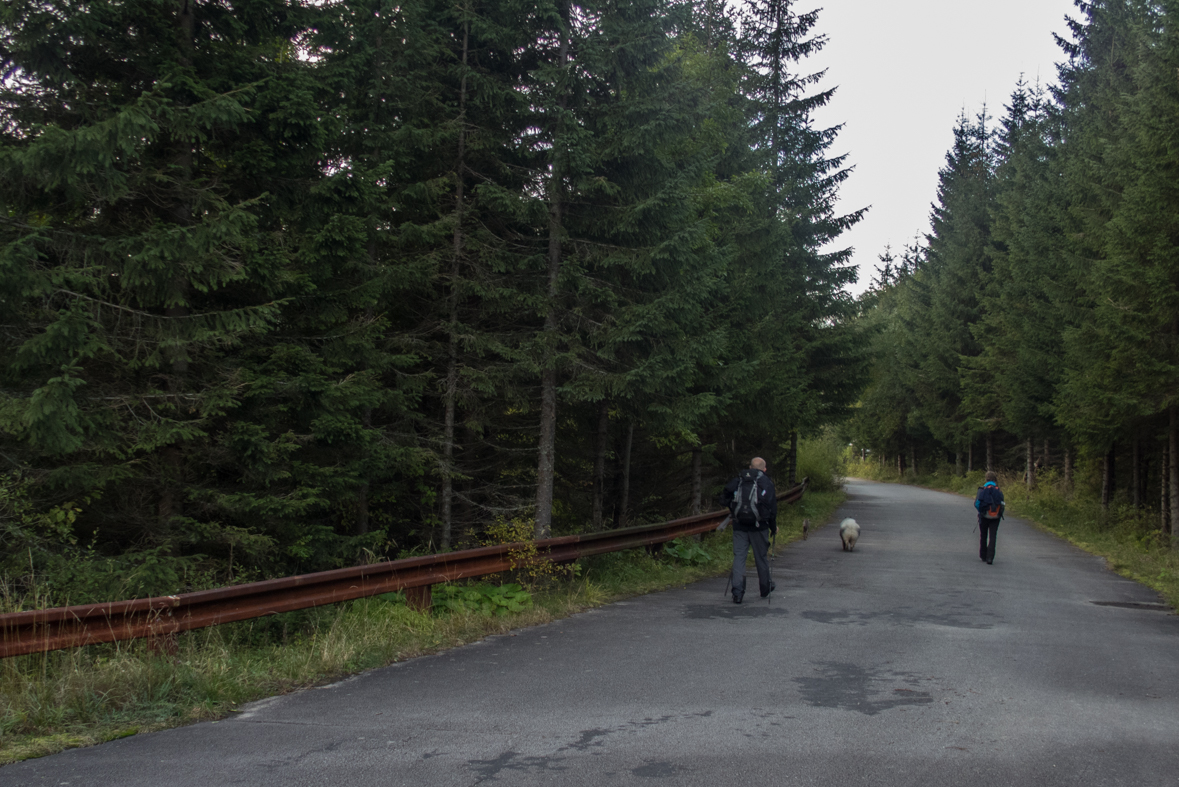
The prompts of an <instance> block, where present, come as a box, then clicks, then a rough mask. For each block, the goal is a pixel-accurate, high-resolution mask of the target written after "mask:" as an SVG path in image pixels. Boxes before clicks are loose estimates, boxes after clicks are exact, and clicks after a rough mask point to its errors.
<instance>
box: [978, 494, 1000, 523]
mask: <svg viewBox="0 0 1179 787" xmlns="http://www.w3.org/2000/svg"><path fill="white" fill-rule="evenodd" d="M998 492H999V488H998V487H995V486H984V487H982V488H981V489H979V490H978V512H979V513H980V514H981V515H982V518H983V519H1001V518H1002V517H1003V503H1002V498H1001V497H1000V496H999V494H998Z"/></svg>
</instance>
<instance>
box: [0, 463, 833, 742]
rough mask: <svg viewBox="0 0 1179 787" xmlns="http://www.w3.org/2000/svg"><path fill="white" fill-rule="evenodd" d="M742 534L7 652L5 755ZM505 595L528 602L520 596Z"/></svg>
mask: <svg viewBox="0 0 1179 787" xmlns="http://www.w3.org/2000/svg"><path fill="white" fill-rule="evenodd" d="M820 486H826V484H825V483H820ZM843 499H844V494H843V493H842V492H841V491H838V490H835V489H828V490H827V491H818V492H808V493H807V494H806V496H805V497H804V499H803V500H802V501H801V502H800V503H797V504H794V505H790V506H784V507H783V509H782V512H781V515H780V518H779V526H780V532H779V534H778V539H777V549H778V550H779V551H781V550H782V549H784V548H786V546H787V545H788V544H789V543H790V542H792V541H794V540H795V539H797V538H800V537H801V534H802V520H803V518H804V517H809V518H810V519H811V520H812V521H813V522H816V523H821V522H824V521H826V519H827V518H828V517H830V516H831V514H832V513H833V512H834V511H835V509H836V508H837V507H838V506H839V504H840V503H842V502H843ZM730 544H731V538H730V536H729V532H728V531H727V530H726V531H724V532H721V533H709V534H707V535H705V536H704V537H702V538H701V539H700V540H699V541H696V540H694V539H681V540H680V541H677V542H672V543H671V544H669V545H667V546H666V547H665V548H664V549H663V550H662V551H661V552H657V553H649V552H647V551H646V550H641V549H637V550H629V551H626V552H619V553H613V554H607V555H600V556H597V557H594V558H589V559H586V560H582V561H579V563H578V564H577V569H576V570H575V571H571V572H569V573H568V574H567V575H565V576H564V577H560V578H555V579H550V580H549V581H547V583H542V584H540V585H535V586H533V587H532V588H531V592H530V593H529V592H527V590H524V589H521V590H519V591H517V590H516V589H515V588H513V587H512V584H508V585H507V587H508V588H509V592H508V593H507V594H505V593H503V592H502V588H503V587H504V586H501V585H493V584H489V583H488V579H493V578H485V579H483V580H481V581H479V582H477V583H475V582H473V583H470V584H459V585H449V586H436V587H435V589H434V599H435V609H434V611H433V612H432V613H431V614H423V613H420V612H415V611H414V610H411V609H410V608H409V607H407V606H406V604H405V599H404V596H403V595H402V594H394V593H390V594H385V595H383V596H377V597H374V598H368V599H360V600H357V601H352V602H348V603H345V604H338V605H334V606H327V607H319V608H316V609H309V610H302V611H298V612H288V613H284V614H281V615H275V616H272V617H269V618H262V619H257V620H249V621H242V622H240V623H231V624H227V625H223V626H216V627H212V628H207V629H200V630H197V631H191V632H187V633H185V634H182V635H180V636H179V637H178V638H177V648H176V652H175V653H174V654H165V653H159V652H152V650H151V649H150V648H149V646H148V644H147V643H145V642H144V641H142V640H137V641H132V642H123V643H112V644H108V645H94V646H90V647H86V648H78V649H75V650H66V651H56V652H53V653H47V654H38V655H31V656H20V657H16V658H10V659H4V660H0V764H5V763H11V762H15V761H18V760H23V759H28V758H31V757H40V756H44V755H47V754H52V753H54V752H57V751H61V750H63V749H67V748H71V747H76V746H88V745H93V744H97V743H102V742H105V741H109V740H114V739H117V738H122V737H127V736H129V735H135V734H138V733H144V732H151V731H154V730H161V729H166V728H168V727H175V726H179V725H183V724H187V723H191V722H196V721H206V720H216V719H219V718H224V717H226V716H228V715H229V714H232V713H235V712H239V711H240V708H241V706H242V705H243V704H244V703H248V702H251V701H254V700H258V699H261V698H264V697H268V696H273V695H277V694H285V693H289V692H292V691H298V690H299V689H304V688H308V687H310V686H315V685H322V684H325V683H330V682H334V681H337V680H340V679H341V678H343V677H346V676H348V675H353V674H356V673H358V672H362V671H364V670H369V669H374V668H377V667H382V666H385V665H388V664H393V663H395V662H400V661H405V660H407V659H411V658H416V657H419V656H424V655H427V654H430V653H436V652H439V651H442V650H445V649H447V648H452V647H457V646H460V645H464V644H467V643H470V642H474V641H477V640H480V639H483V638H485V637H489V636H499V635H506V634H509V633H510V632H511V631H513V630H515V629H520V628H526V627H529V626H537V625H544V624H546V623H549V622H551V621H554V620H557V619H560V618H564V617H567V616H569V615H573V614H576V613H578V612H581V611H583V610H586V609H589V608H592V607H596V606H601V605H604V604H608V603H610V602H612V601H615V600H617V599H622V598H627V597H630V596H636V595H641V594H643V593H650V592H653V591H657V590H663V589H666V588H672V587H682V586H684V585H686V584H688V583H690V582H695V581H698V580H701V579H706V578H709V577H720V576H723V575H724V574H725V572H726V571H727V570H728V568H729V566H730V563H731V560H732V551H731V547H730ZM502 579H503V580H504V581H505V582H506V583H511V580H513V579H518V577H503V578H502ZM516 587H518V585H517V586H516ZM520 593H524V594H525V595H526V600H523V599H524V597H522V596H520ZM505 595H507V596H512V597H513V599H514V600H513V601H512V602H511V603H512V604H513V605H514V606H515V607H516V608H518V609H519V611H512V610H509V609H508V608H507V603H508V602H505V601H504V597H505ZM717 597H718V598H719V597H720V594H719V593H718V594H717Z"/></svg>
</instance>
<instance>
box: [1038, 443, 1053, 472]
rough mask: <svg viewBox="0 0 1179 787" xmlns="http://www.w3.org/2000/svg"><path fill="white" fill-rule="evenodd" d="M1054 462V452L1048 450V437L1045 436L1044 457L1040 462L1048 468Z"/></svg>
mask: <svg viewBox="0 0 1179 787" xmlns="http://www.w3.org/2000/svg"><path fill="white" fill-rule="evenodd" d="M1051 464H1052V454H1051V453H1050V452H1049V450H1048V438H1047V437H1045V438H1044V459H1043V461H1042V463H1041V464H1040V466H1041V467H1044V468H1047V467H1050V466H1051Z"/></svg>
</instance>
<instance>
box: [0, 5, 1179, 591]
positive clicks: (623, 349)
mask: <svg viewBox="0 0 1179 787" xmlns="http://www.w3.org/2000/svg"><path fill="white" fill-rule="evenodd" d="M1135 7H1136V6H1135ZM1164 7H1166V8H1169V7H1170V6H1169V5H1167V4H1164ZM1150 8H1151V13H1152V14H1154V15H1153V16H1149V17H1148V16H1146V15H1145V14H1146V10H1143V11H1142V14H1139V15H1137V16H1135V15H1132V14H1128V13H1127V14H1124V15H1121V16H1119V15H1118V13H1120V12H1118V13H1115V12H1114V11H1112V10H1107V9H1105V8H1104V7H1101V8H1099V9H1095V10H1094V12H1093V16H1092V18H1091V20H1090V21H1087V22H1086V23H1085V25H1081V26H1078V27H1077V29H1076V31H1075V32H1076V34H1077V41H1076V43H1075V44H1073V45H1072V46H1073V55H1072V59H1071V61H1070V63H1071V64H1072V65H1070V66H1069V68H1068V69H1066V70H1065V71H1064V72H1063V74H1064V77H1065V82H1064V83H1063V84H1064V86H1063V87H1062V88H1061V89H1060V91H1059V93H1058V94H1057V95H1056V98H1057V100H1058V101H1059V102H1060V106H1059V107H1056V106H1055V105H1052V104H1050V102H1049V101H1048V100H1047V99H1046V98H1045V97H1043V96H1041V95H1040V94H1039V93H1035V92H1026V93H1021V94H1020V96H1021V97H1020V98H1019V101H1020V102H1021V103H1019V104H1017V105H1013V108H1012V110H1011V111H1012V114H1011V116H1010V118H1009V119H1008V120H1007V121H1006V123H1005V126H1004V131H1003V133H1002V135H1000V136H995V135H994V134H993V133H992V132H991V131H985V132H984V130H983V129H982V128H981V127H978V128H976V127H975V126H974V125H971V124H969V123H964V125H963V126H962V128H961V144H962V149H961V151H958V150H956V151H955V152H954V153H953V154H952V156H953V158H951V161H950V163H949V165H948V168H947V170H946V172H945V174H944V178H943V192H944V193H943V194H942V198H943V205H944V208H943V209H942V212H941V214H940V216H939V219H938V221H939V222H940V223H939V224H938V225H937V226H938V228H939V229H935V235H936V236H937V238H938V240H937V241H936V242H935V241H931V243H930V246H929V247H928V248H926V249H922V250H921V253H920V259H919V260H918V259H917V258H914V260H913V263H912V267H911V268H904V269H903V270H901V269H900V268H898V269H896V270H897V271H898V273H897V274H896V275H895V277H894V275H893V273H889V274H888V275H887V276H886V277H885V281H884V282H882V283H881V284H880V286H879V287H877V288H876V289H874V290H873V294H872V295H871V297H872V298H873V299H874V302H873V305H872V307H871V309H870V310H869V312H870V314H869V316H867V317H865V316H864V315H862V314H861V312H862V311H863V310H864V304H862V303H858V302H857V301H856V300H855V299H854V298H853V297H852V296H851V295H849V294H848V290H847V287H848V286H849V285H850V284H852V283H853V282H854V281H855V270H854V268H853V267H851V266H850V264H849V254H850V250H837V251H832V249H839V248H840V245H839V236H840V234H841V233H842V232H843V231H844V230H846V229H847V228H848V227H850V226H852V225H853V224H854V223H855V222H856V221H857V220H858V219H859V218H860V215H861V214H860V212H852V213H840V212H839V211H838V210H837V209H836V198H837V195H838V189H839V186H840V184H841V183H842V182H843V181H844V179H845V178H846V177H847V176H848V174H849V171H850V169H849V164H848V162H846V161H845V160H844V158H843V157H842V156H838V155H835V154H834V153H833V152H832V149H831V148H832V145H833V143H834V142H835V139H836V135H837V133H838V129H837V128H822V127H819V126H818V125H816V122H815V120H814V118H813V113H814V111H815V109H816V108H818V107H820V106H822V105H823V104H825V103H826V102H828V101H829V99H830V98H831V91H830V90H823V89H820V87H819V84H818V82H819V78H820V76H821V75H820V74H816V73H814V72H813V71H811V70H809V69H808V65H807V59H808V57H809V56H810V55H811V54H813V53H814V52H815V51H816V50H817V49H818V48H819V47H821V46H822V45H823V43H824V41H823V38H822V37H821V36H819V35H817V34H816V33H815V32H814V25H815V21H816V18H817V17H816V13H817V12H811V11H807V12H800V11H798V10H797V9H795V8H794V4H793V3H792V2H791V0H747V1H746V2H744V3H738V4H732V3H723V2H720V0H628V1H627V2H617V1H616V0H533V1H531V2H529V1H527V0H524V1H521V0H444V1H443V0H403V1H402V2H398V3H394V2H391V1H390V0H121V2H106V1H105V0H103V1H99V0H53V1H52V2H50V1H47V0H6V2H5V3H4V4H3V6H2V7H0V64H2V73H3V77H2V80H0V326H2V330H0V573H2V574H3V575H4V576H5V578H6V579H5V593H8V592H9V591H10V590H14V589H15V591H16V592H17V593H18V594H19V593H20V592H21V588H24V589H25V591H24V592H28V589H29V588H35V589H36V592H37V593H38V594H41V595H40V596H39V597H40V598H41V599H42V601H44V602H46V603H67V602H72V603H81V602H85V601H95V600H113V599H117V598H129V597H134V596H141V595H147V594H152V595H156V594H168V593H176V592H182V591H186V590H193V589H199V588H205V587H213V586H217V585H222V584H226V583H232V582H241V581H248V580H252V579H260V578H265V577H271V576H283V575H288V574H294V573H302V572H309V571H317V570H323V569H329V568H335V567H339V566H347V565H355V564H357V563H360V562H364V561H374V560H384V559H389V558H396V557H400V556H406V555H412V554H422V553H428V552H436V551H444V550H449V549H458V548H464V547H469V546H477V545H479V544H481V543H482V542H483V540H484V538H485V534H486V533H487V531H488V529H489V528H492V527H500V528H501V529H502V528H503V527H504V526H505V525H513V524H514V525H516V526H518V527H519V528H522V529H523V532H526V533H527V534H528V535H530V536H532V535H534V536H535V537H545V536H548V535H556V534H566V533H577V532H587V531H595V530H600V529H604V528H615V527H624V526H627V525H633V524H638V523H643V522H650V521H659V520H662V519H666V518H669V517H673V516H681V515H685V514H688V513H691V512H696V511H699V510H701V507H702V506H703V507H709V506H710V502H711V498H712V496H713V495H714V494H715V493H716V491H717V490H718V489H719V484H720V483H723V481H724V480H725V478H727V477H728V476H730V475H731V474H732V472H733V471H734V470H735V469H736V468H737V467H739V466H741V465H742V463H745V462H748V459H749V456H750V455H752V454H754V453H757V454H762V455H764V456H766V458H767V459H768V460H770V462H771V469H772V470H773V472H774V474H775V478H776V480H777V483H778V485H779V487H780V488H781V487H785V486H786V485H788V484H790V483H792V482H793V481H794V480H795V478H796V475H797V472H796V462H795V461H794V457H795V456H796V455H797V454H796V449H795V447H796V445H797V440H798V438H799V435H800V434H801V435H804V436H805V435H808V434H814V433H816V432H817V431H818V430H820V429H822V428H823V427H825V426H826V425H830V424H833V423H836V422H839V421H841V420H843V419H845V418H846V417H847V415H848V413H849V412H851V410H852V407H853V405H854V404H855V403H856V401H857V398H858V397H859V396H860V394H861V391H862V389H863V383H864V380H865V379H867V374H868V369H869V358H868V351H869V349H871V347H872V342H873V341H878V342H879V341H890V342H892V343H893V344H892V345H890V346H893V347H895V352H896V353H902V354H904V357H905V358H910V359H912V358H915V357H917V356H918V355H920V356H927V357H929V358H936V359H937V362H938V363H941V364H948V366H945V367H944V368H942V369H941V372H942V374H941V376H940V377H938V378H936V381H931V382H934V384H935V385H934V387H929V388H923V387H922V388H915V387H914V385H913V378H912V376H911V375H912V374H914V373H916V372H922V373H924V369H920V368H918V366H915V365H912V364H909V365H905V364H895V365H891V366H888V365H886V366H884V367H878V369H877V373H876V376H875V377H874V378H873V383H872V388H871V389H870V394H869V398H868V400H867V401H866V403H865V405H864V408H872V407H878V408H885V409H886V410H887V411H888V418H889V419H892V418H893V416H894V415H903V416H904V417H905V420H903V421H902V422H898V423H897V426H896V428H895V429H894V430H893V431H891V432H885V431H880V432H879V440H878V442H876V443H873V445H879V446H880V449H881V450H884V451H898V450H900V448H901V447H902V446H904V448H905V450H918V449H919V450H920V451H921V452H922V453H923V454H924V453H926V452H929V451H933V450H934V449H935V447H951V448H954V449H960V450H964V449H965V448H966V446H967V444H968V443H969V442H970V440H971V439H973V438H974V437H977V436H979V435H982V434H987V435H996V434H1001V435H1018V436H1019V437H1020V439H1023V438H1024V437H1025V436H1026V437H1027V438H1028V439H1034V440H1035V441H1037V442H1036V445H1040V444H1042V442H1043V441H1044V440H1045V439H1053V440H1055V441H1057V442H1056V443H1055V445H1060V446H1062V447H1063V446H1064V445H1065V443H1064V442H1063V440H1064V439H1065V438H1064V437H1063V435H1065V434H1067V435H1069V438H1068V439H1070V440H1073V441H1074V442H1073V443H1070V444H1072V445H1077V446H1085V447H1088V448H1090V449H1092V450H1106V448H1107V447H1111V446H1113V445H1114V441H1115V440H1119V441H1121V442H1118V443H1117V444H1118V445H1119V446H1122V445H1127V444H1129V442H1128V441H1130V440H1131V439H1133V440H1134V441H1135V442H1134V443H1133V444H1134V445H1135V446H1140V447H1141V449H1142V450H1143V451H1146V450H1147V449H1151V450H1154V451H1155V453H1156V454H1157V453H1158V445H1156V443H1157V438H1158V437H1159V436H1160V435H1164V434H1170V435H1171V437H1170V439H1171V441H1172V443H1171V445H1172V449H1171V450H1172V453H1174V451H1175V449H1174V441H1175V439H1176V438H1175V429H1176V426H1175V415H1174V402H1173V397H1172V396H1171V393H1170V388H1169V386H1168V385H1167V380H1169V379H1173V374H1174V372H1173V368H1174V364H1175V362H1176V359H1175V349H1174V343H1173V342H1174V336H1175V334H1176V331H1179V327H1177V323H1176V322H1175V317H1174V315H1175V314H1176V310H1175V306H1174V298H1175V295H1174V292H1175V287H1174V283H1173V282H1174V274H1173V273H1172V272H1171V271H1172V269H1174V268H1175V265H1174V264H1173V263H1172V262H1171V261H1170V259H1169V257H1168V256H1167V255H1169V254H1172V252H1171V250H1170V249H1171V246H1173V244H1171V243H1168V239H1169V233H1170V232H1173V229H1171V223H1173V221H1174V216H1173V211H1172V210H1171V204H1172V203H1170V201H1169V200H1170V199H1174V198H1175V197H1174V196H1172V195H1171V192H1172V191H1173V189H1174V188H1175V186H1174V185H1173V184H1174V183H1175V182H1176V181H1175V179H1174V178H1173V177H1172V174H1171V169H1172V168H1173V167H1174V162H1173V161H1165V157H1166V155H1167V152H1168V150H1169V149H1170V139H1171V135H1172V134H1174V133H1175V129H1176V128H1179V126H1176V125H1175V124H1174V123H1172V122H1171V118H1172V116H1173V113H1174V112H1175V111H1176V110H1177V109H1179V95H1177V94H1176V88H1177V87H1179V85H1176V84H1175V80H1174V65H1175V64H1172V63H1171V60H1173V59H1175V57H1176V55H1175V54H1173V53H1174V52H1176V51H1179V50H1175V49H1174V48H1173V47H1170V38H1169V36H1170V35H1172V31H1171V30H1170V28H1169V27H1167V26H1166V25H1165V24H1163V23H1164V22H1165V21H1166V20H1167V18H1168V17H1167V15H1166V14H1164V13H1162V12H1161V11H1160V10H1158V8H1157V7H1156V6H1153V5H1152V6H1151V7H1150ZM1123 17H1124V18H1123ZM1111 43H1113V44H1114V45H1113V46H1111ZM1111 52H1112V53H1114V55H1115V56H1116V58H1117V59H1116V62H1115V61H1114V60H1108V58H1109V57H1111V55H1110V53H1111ZM1074 123H1075V124H1077V125H1076V128H1077V129H1078V130H1077V131H1076V132H1075V134H1074V132H1072V131H1069V133H1068V134H1064V131H1063V129H1064V128H1066V127H1068V128H1070V129H1071V128H1072V125H1070V124H1074ZM1159 162H1163V163H1159ZM1062 173H1063V174H1065V175H1066V176H1067V178H1066V180H1065V181H1063V182H1067V183H1068V184H1069V186H1068V188H1067V189H1062V188H1061V187H1060V186H1059V184H1060V183H1061V182H1062V181H1060V180H1058V178H1060V177H1061V176H1062ZM1033 203H1034V204H1035V206H1036V207H1035V208H1034V209H1025V208H1024V207H1023V206H1024V205H1028V204H1033ZM992 213H993V214H994V218H993V219H992V218H989V217H990V216H991V214H992ZM943 236H944V239H943ZM1045 249H1051V251H1050V253H1046V252H1045V251H1044V250H1045ZM1000 270H1015V271H1018V273H1017V274H1011V273H1008V274H1005V275H1002V276H992V271H1000ZM951 281H954V282H961V283H960V284H958V285H957V286H954V287H952V288H950V289H946V286H944V285H947V286H948V285H949V283H950V282H951ZM1048 283H1050V284H1051V285H1052V289H1045V286H1046V285H1047V284H1048ZM1042 285H1043V286H1042ZM992 290H993V291H994V294H993V295H991V294H990V293H991V291H992ZM984 296H985V297H984ZM991 299H994V300H995V302H996V303H1002V304H1004V305H1003V306H1002V307H996V308H994V309H988V308H986V307H985V305H984V304H986V303H987V302H988V301H989V300H991ZM927 306H928V308H927ZM935 306H936V308H934V307H935ZM1125 315H1130V317H1126V316H1125ZM964 317H965V318H966V320H965V322H963V319H964ZM939 320H941V321H957V322H954V323H953V325H952V326H951V329H950V330H940V329H939V330H937V331H934V330H932V326H933V325H935V324H938V323H937V321H939ZM914 321H919V322H914ZM873 322H883V323H887V324H888V326H889V327H888V328H887V329H886V330H883V331H876V329H875V328H873ZM947 324H949V323H947ZM910 327H912V328H919V332H917V333H905V332H904V331H905V329H907V328H910ZM1029 330H1030V331H1032V333H1031V334H1030V335H1033V336H1034V337H1035V339H1036V343H1035V345H1034V346H1028V347H1025V346H1024V345H1023V344H1022V337H1024V336H1026V335H1029V334H1028V331H1029ZM919 335H921V336H933V335H936V336H938V338H939V340H945V341H947V342H949V341H950V340H951V338H952V339H953V341H954V342H956V343H954V344H946V345H945V346H943V347H940V348H938V349H937V354H929V353H926V352H925V351H924V348H920V347H917V346H915V345H914V344H913V343H914V342H915V341H916V340H915V339H914V338H913V337H915V336H919ZM869 336H872V337H875V338H872V339H869V338H868V337H869ZM906 336H907V337H909V338H904V337H906ZM992 341H993V342H996V343H998V344H996V345H995V350H994V351H992V350H989V349H987V348H988V347H989V346H990V343H991V342H992ZM1097 345H1100V346H1102V347H1107V348H1109V350H1108V351H1104V350H1103V351H1101V352H1097V351H1096V350H1095V349H1094V347H1095V346H1097ZM1086 348H1088V349H1086ZM960 357H962V358H966V359H967V362H968V363H969V364H970V368H971V369H972V370H974V369H977V373H978V374H980V375H990V376H991V377H992V378H996V379H999V380H1000V381H1001V385H1002V386H1003V390H1004V397H1003V398H1002V400H1000V401H998V402H995V403H990V400H986V401H984V400H983V399H980V398H979V396H977V395H976V394H974V393H972V391H973V390H974V389H972V388H971V387H970V380H971V379H973V378H968V377H963V378H959V377H958V376H956V375H955V374H953V373H951V372H952V371H953V370H954V369H955V368H956V367H957V365H958V360H957V359H958V358H960ZM991 359H994V360H993V361H992V360H991ZM988 364H989V365H988ZM882 370H883V371H882ZM1070 370H1078V371H1070ZM882 374H883V376H882ZM890 375H892V376H890ZM1114 383H1117V384H1118V385H1117V386H1115V385H1114ZM936 386H941V387H936ZM1017 388H1018V391H1019V393H1018V398H1017V397H1016V395H1015V394H1014V393H1008V389H1010V390H1011V391H1013V392H1014V391H1015V390H1016V389H1017ZM890 396H892V397H894V399H895V405H896V406H899V405H903V409H896V406H894V401H893V400H892V399H889V397H890ZM932 403H937V404H936V407H934V405H933V404H932ZM894 409H895V412H894ZM1008 410H1010V412H1008ZM1066 411H1067V412H1068V413H1070V415H1068V417H1067V418H1064V417H1062V416H1061V415H1060V414H1061V413H1063V412H1066ZM1168 418H1169V419H1170V420H1169V421H1168V420H1167V419H1168ZM889 423H892V420H889ZM882 428H883V427H882ZM1167 430H1169V432H1168V431H1167ZM873 439H874V440H876V439H877V438H876V437H874V438H873ZM1109 450H1111V451H1112V450H1113V449H1112V447H1111V448H1109ZM1136 450H1137V449H1136ZM1145 455H1146V454H1145V453H1144V454H1143V456H1145Z"/></svg>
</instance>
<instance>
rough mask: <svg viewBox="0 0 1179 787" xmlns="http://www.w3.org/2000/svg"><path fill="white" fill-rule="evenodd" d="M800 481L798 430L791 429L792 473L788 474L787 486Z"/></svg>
mask: <svg viewBox="0 0 1179 787" xmlns="http://www.w3.org/2000/svg"><path fill="white" fill-rule="evenodd" d="M797 483H798V430H797V429H791V430H790V473H789V474H788V475H787V476H786V486H787V488H790V487H793V486H794V485H795V484H797Z"/></svg>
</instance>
